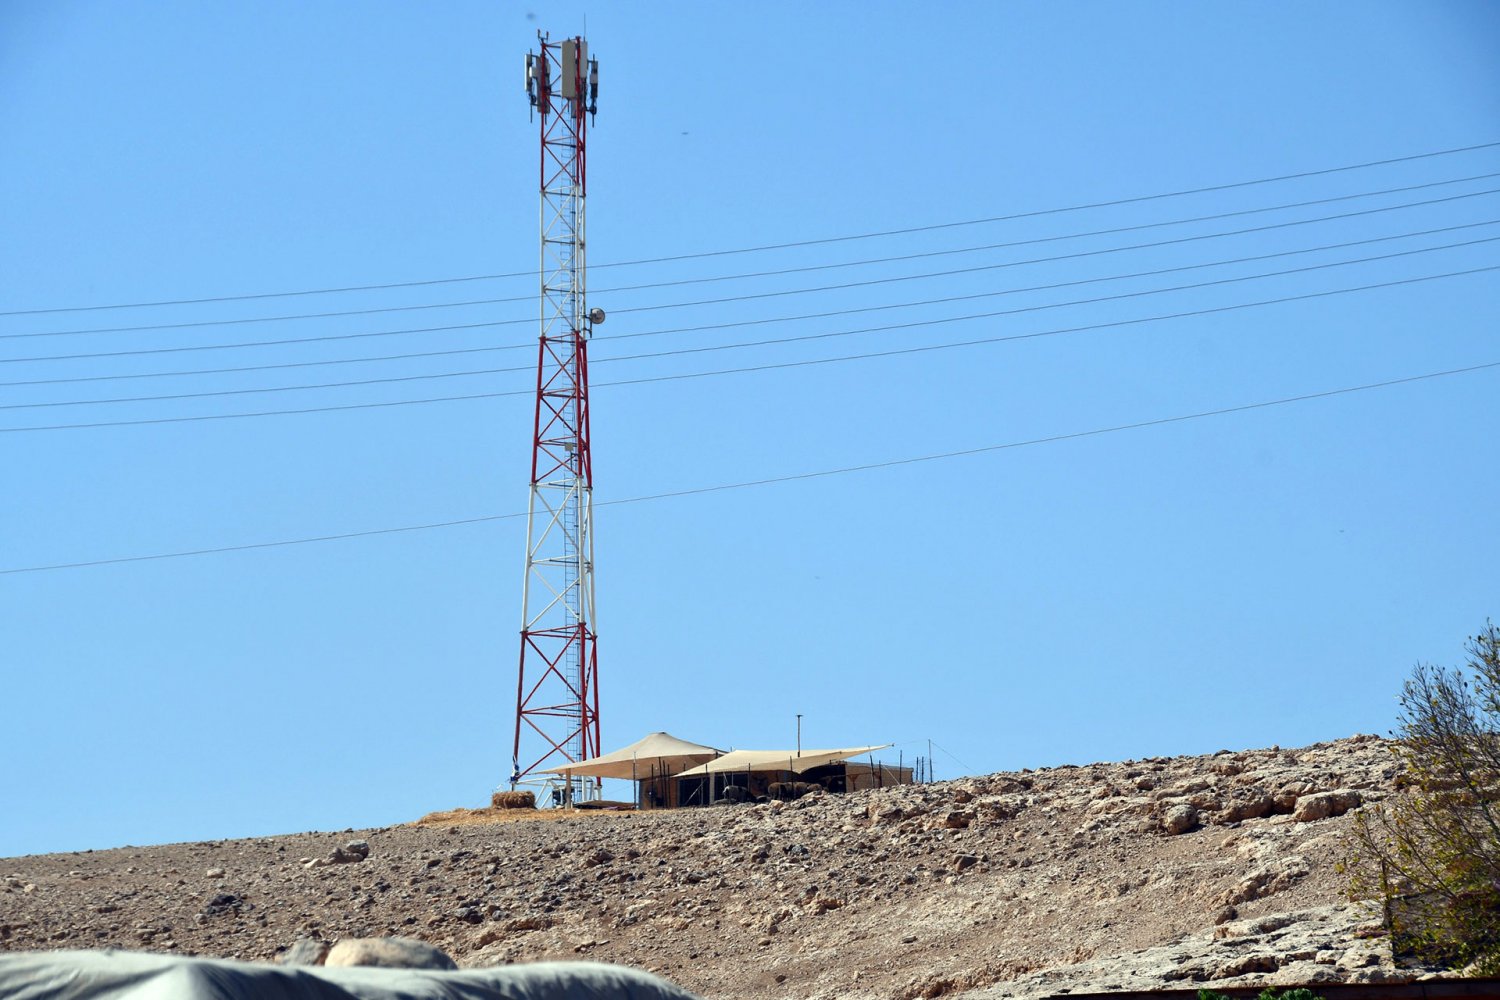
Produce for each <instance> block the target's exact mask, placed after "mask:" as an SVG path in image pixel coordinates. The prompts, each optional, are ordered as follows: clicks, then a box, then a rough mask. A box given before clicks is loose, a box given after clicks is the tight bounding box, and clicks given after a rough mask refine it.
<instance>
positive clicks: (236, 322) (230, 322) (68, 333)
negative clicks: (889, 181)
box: [0, 175, 1500, 340]
mask: <svg viewBox="0 0 1500 1000" xmlns="http://www.w3.org/2000/svg"><path fill="white" fill-rule="evenodd" d="M1497 176H1500V175H1497ZM1491 194H1500V188H1486V189H1485V190H1483V191H1470V192H1467V193H1465V194H1455V195H1448V196H1446V197H1443V198H1429V199H1426V200H1424V201H1412V202H1406V203H1404V204H1400V205H1384V206H1381V207H1379V208H1366V209H1361V210H1359V211H1355V212H1339V213H1337V214H1334V215H1324V216H1319V217H1317V218H1312V219H1293V220H1291V221H1289V222H1275V223H1269V224H1267V225H1264V226H1253V227H1250V228H1247V229H1235V230H1230V231H1228V232H1222V233H1203V234H1199V235H1196V236H1183V237H1178V238H1176V239H1170V240H1160V241H1157V242H1153V243H1139V244H1134V245H1132V246H1126V247H1107V248H1105V249H1102V250H1087V251H1079V252H1077V253H1073V254H1064V255H1060V256H1056V257H1044V258H1040V259H1039V260H1034V261H1033V260H1024V261H1002V262H1000V263H997V264H979V265H975V266H973V267H961V268H952V269H949V270H946V271H925V272H922V273H920V274H907V275H897V276H895V277H887V278H870V279H867V280H864V281H851V282H842V283H839V284H833V285H815V286H812V287H810V288H790V289H781V290H778V291H773V292H757V293H749V294H745V295H731V296H725V297H721V298H717V299H693V300H690V301H687V302H666V303H658V304H655V305H644V306H625V307H617V308H614V309H611V310H610V311H611V312H612V313H637V312H654V311H658V310H662V309H685V308H688V307H691V306H706V305H723V304H724V303H727V302H748V301H753V300H757V299H773V298H782V297H785V296H788V295H808V294H811V293H814V292H829V291H840V290H843V289H847V288H866V287H869V286H871V285H883V284H891V283H894V282H898V281H920V280H924V279H927V278H946V277H952V276H953V275H957V274H976V273H979V272H984V271H994V270H999V269H1002V268H1007V267H1017V266H1020V265H1021V264H1028V263H1043V262H1049V261H1055V260H1072V259H1074V258H1078V257H1092V256H1097V255H1099V254H1107V253H1120V252H1122V251H1126V250H1140V249H1146V248H1150V247H1159V246H1173V245H1176V244H1180V243H1194V242H1199V241H1202V240H1212V239H1220V238H1223V237H1227V236H1243V235H1247V234H1249V233H1264V232H1270V231H1272V230H1277V229H1291V228H1295V227H1297V226H1307V225H1314V224H1317V223H1320V222H1336V221H1339V220H1342V219H1354V218H1360V217H1363V216H1367V215H1380V214H1383V213H1385V212H1396V211H1400V210H1402V209H1407V208H1423V207H1426V206H1428V205H1441V204H1445V203H1447V202H1453V201H1464V200H1467V199H1469V198H1481V197H1484V196H1485V195H1491ZM1325 200H1329V201H1341V200H1343V199H1342V198H1332V199H1325ZM1307 204H1315V203H1313V202H1309V203H1307ZM1278 207H1283V206H1278ZM1273 210H1274V209H1251V210H1247V211H1243V212H1227V213H1222V214H1220V215H1211V216H1203V217H1201V218H1199V219H1187V220H1178V221H1172V222H1152V223H1144V224H1142V225H1138V226H1124V227H1120V228H1116V229H1101V230H1096V231H1094V232H1091V233H1071V234H1068V235H1064V236H1044V237H1039V238H1036V239H1030V240H1018V241H1016V242H1014V243H1009V244H1000V245H999V246H1005V247H1017V246H1031V245H1035V244H1039V243H1054V242H1057V241H1060V240H1071V239H1081V238H1083V237H1085V236H1108V235H1118V234H1120V233H1126V232H1135V231H1138V230H1142V229H1158V228H1161V227H1163V226H1173V225H1180V224H1183V223H1186V222H1200V221H1210V220H1214V219H1221V218H1227V217H1229V216H1237V215H1251V214H1257V213H1260V212H1264V211H1273ZM918 256H922V255H918ZM642 287H645V286H642ZM606 291H607V290H606ZM593 294H594V295H596V296H597V295H600V294H603V292H600V291H595V292H594V293H593ZM535 299H536V295H535V294H531V295H520V296H512V297H509V298H498V299H470V300H467V301H463V302H431V303H427V304H424V305H411V306H378V307H371V308H367V309H342V310H338V311H335V312H321V313H292V314H284V315H281V316H256V317H236V318H233V319H211V320H195V321H193V322H189V323H149V324H144V325H138V326H101V327H90V328H88V329H84V330H44V331H37V332H32V333H5V334H0V340H29V339H33V338H36V337H77V336H84V335H91V334H100V333H141V332H145V331H154V330H189V329H199V328H202V327H217V326H243V325H246V324H253V323H281V322H289V321H294V320H304V319H337V318H344V317H349V316H373V315H383V314H386V313H401V312H420V311H422V310H425V309H456V308H466V307H470V306H484V305H498V304H504V303H511V302H531V301H534V300H535ZM536 321H537V319H536V317H535V316H524V317H518V318H516V319H503V320H495V321H493V325H495V326H514V325H516V324H521V323H535V322H536Z"/></svg>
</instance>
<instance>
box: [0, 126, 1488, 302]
mask: <svg viewBox="0 0 1500 1000" xmlns="http://www.w3.org/2000/svg"><path fill="white" fill-rule="evenodd" d="M1496 146H1500V141H1497V142H1484V143H1476V144H1475V145H1472V146H1457V147H1454V148H1452V149H1439V150H1433V151H1430V152H1426V153H1413V154H1410V155H1408V156H1396V157H1388V158H1386V159H1383V160H1368V161H1365V162H1363V163H1350V164H1344V165H1342V166H1337V167H1325V168H1322V169H1320V170H1305V171H1301V172H1299V173H1292V174H1280V175H1277V176H1274V177H1259V178H1255V179H1253V180H1247V181H1235V182H1232V183H1227V184H1216V185H1212V186H1209V187H1199V188H1187V189H1183V190H1178V191H1165V192H1160V193H1157V194H1149V195H1137V196H1135V197H1130V198H1120V199H1115V200H1113V201H1099V202H1090V203H1086V204H1080V205H1068V206H1062V207H1057V208H1047V209H1036V210H1033V211H1030V212H1021V213H1016V214H1012V215H999V216H990V217H987V218H981V219H966V220H962V221H958V222H945V223H937V224H934V225H928V226H915V227H910V228H906V229H890V230H885V231H882V232H870V233H858V234H853V235H844V236H831V237H824V238H822V239H813V240H800V241H797V242H791V243H774V244H764V245H760V246H750V247H737V248H733V249H728V250H710V251H703V252H699V253H691V254H675V255H673V256H669V257H647V258H640V259H637V260H623V261H614V262H610V263H605V264H592V265H590V266H591V267H592V268H594V269H596V270H597V269H599V268H607V267H633V266H636V265H640V264H663V263H669V262H673V261H680V260H694V259H699V258H703V257H721V256H728V255H732V254H746V253H758V252H761V251H765V250H784V249H789V248H792V247H804V246H820V245H826V244H829V243H843V242H849V241H853V240H866V239H875V238H878V237H884V236H903V235H907V234H910V233H920V232H931V231H934V230H940V229H954V228H958V227H962V226H977V225H984V224H988V223H995V222H1009V221H1013V220H1016V219H1028V218H1036V217H1039V216H1046V215H1058V214H1062V213H1067V212H1081V211H1088V210H1091V209H1096V208H1113V207H1117V206H1121V205H1131V204H1139V203H1142V202H1149V201H1158V200H1161V199H1165V198H1178V197H1184V196H1187V195H1194V194H1209V193H1212V192H1216V191H1230V190H1234V189H1237V188H1245V187H1254V186H1257V185H1261V184H1273V183H1278V182H1280V181H1290V180H1302V179H1305V178H1308V177H1320V176H1326V175H1328V174H1336V173H1342V172H1346V171H1351V170H1364V169H1367V168H1370V167H1383V166H1389V165H1391V164H1395V163H1410V162H1413V161H1416V160H1425V159H1431V158H1434V157H1439V156H1452V155H1455V154H1459V153H1471V152H1475V151H1477V150H1481V149H1492V148H1494V147H1496ZM536 273H537V272H536V271H510V272H506V273H499V274H475V275H466V276H463V277H457V278H431V279H425V280H417V281H393V282H384V283H380V284H368V285H344V286H340V287H330V288H308V289H298V290H295V291H287V292H257V293H249V294H240V295H214V296H204V297H199V298H180V299H157V300H153V301H149V302H116V303H109V304H104V305H91V306H55V307H51V308H45V309H12V310H9V311H4V312H0V316H39V315H45V314H54V313H64V312H98V311H102V310H109V309H143V308H149V307H154V306H179V305H203V304H208V303H214V302H244V301H252V300H256V299H272V298H291V297H296V296H306V295H327V294H334V293H340V292H369V291H383V290H388V289H393V288H418V287H427V286H432V285H447V284H458V283H463V282H474V281H491V280H496V279H501V278H529V277H535V276H536Z"/></svg>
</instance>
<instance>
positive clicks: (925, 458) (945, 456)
mask: <svg viewBox="0 0 1500 1000" xmlns="http://www.w3.org/2000/svg"><path fill="white" fill-rule="evenodd" d="M1496 368H1500V361H1488V362H1484V363H1481V364H1476V365H1467V366H1465V367H1462V368H1449V369H1446V370H1443V371H1434V372H1424V373H1422V374H1420V375H1407V376H1403V377H1400V378H1392V379H1385V380H1383V381H1380V382H1366V383H1364V384H1362V385H1351V386H1343V387H1340V388H1337V389H1325V390H1322V391H1320V392H1308V393H1302V394H1300V395H1296V396H1282V397H1280V398H1278V399H1266V400H1260V401H1258V402H1254V403H1242V404H1240V405H1238V406H1223V407H1219V408H1217V409H1212V410H1198V411H1196V412H1192V413H1180V414H1176V415H1174V416H1169V417H1156V418H1153V419H1150V420H1137V421H1134V422H1132V423H1126V424H1113V425H1111V426H1107V427H1094V428H1090V429H1088V430H1081V431H1070V432H1067V433H1063V434H1051V435H1048V436H1046V437H1037V438H1027V439H1025V440H1020V441H1006V442H1004V443H1001V444H991V445H982V446H980V447H977V448H964V449H960V450H958V451H945V452H938V453H935V454H928V455H913V456H909V457H906V458H896V459H889V460H886V461H882V462H867V463H864V464H861V465H846V466H842V467H840V468H834V469H820V470H818V471H816V472H802V473H794V474H791V475H785V476H770V477H767V478H764V479H751V480H743V481H741V482H734V483H719V484H717V485H714V486H699V487H693V488H689V489H682V490H671V491H668V492H664V493H652V494H648V495H645V496H635V497H622V498H620V499H617V500H596V501H595V502H594V506H595V507H618V506H624V505H627V504H638V503H649V502H653V501H658V500H672V499H678V498H681V497H692V496H703V495H705V494H709V493H724V492H728V491H730V490H743V489H751V488H753V487H758V486H772V485H777V484H780V483H795V482H804V481H807V480H811V479H827V478H831V477H833V476H845V475H852V474H855V473H860V472H874V471H877V470H880V469H892V468H897V467H900V466H904V465H917V464H920V463H925V462H940V461H946V460H949V459H954V458H966V457H969V456H973V455H983V454H992V453H994V452H1000V451H1012V450H1015V449H1018V448H1031V447H1037V446H1039V445H1047V444H1059V443H1061V442H1064V441H1077V440H1082V439H1084V438H1091V437H1101V436H1103V435H1106V434H1118V433H1122V432H1125V431H1133V430H1143V429H1145V428H1148V427H1164V426H1167V425H1170V424H1179V423H1186V422H1187V421H1190V420H1204V419H1207V418H1210V417H1222V416H1228V415H1230V414H1234V413H1249V412H1252V411H1255V410H1264V409H1269V408H1271V407H1275V406H1288V405H1291V404H1293V403H1305V402H1310V401H1312V400H1317V399H1331V398H1334V397H1337V396H1347V395H1351V394H1353V393H1357V392H1368V391H1371V390H1375V389H1388V388H1391V387H1393V386H1398V385H1410V384H1413V383H1416V382H1425V381H1431V380H1433V379H1440V378H1448V377H1451V376H1455V375H1467V374H1472V373H1474V372H1480V371H1487V370H1491V369H1496ZM525 516H526V514H525V513H524V512H523V513H518V514H489V515H483V516H480V517H468V518H461V519H458V520H453V521H435V522H430V523H427V524H409V525H401V526H399V527H393V528H371V529H368V530H365V531H346V532H340V533H338V534H329V535H315V536H312V537H306V538H284V539H278V540H276V541H270V542H251V543H248V544H244V545H222V546H217V547H214V548H201V549H186V550H181V551H177V552H156V553H151V554H149V555H139V556H119V557H116V558H113V559H90V560H85V561H79V562H68V563H50V564H47V565H40V566H18V567H12V568H9V569H0V576H6V575H12V574H19V573H45V572H50V571H54V570H65V569H85V568H88V567H93V566H114V565H119V564H121V563H138V562H152V561H156V560H162V559H182V558H186V557H189V556H205V555H219V554H223V553H229V552H248V551H253V550H257V549H273V548H285V547H287V546H292V545H309V544H313V543H317V542H333V541H343V540H345V539H352V538H370V537H373V536H377V535H393V534H400V533H405V532H413V531H428V530H432V529H437V528H451V527H457V526H459V525H469V524H482V523H488V522H492V521H512V520H518V519H520V518H524V517H525Z"/></svg>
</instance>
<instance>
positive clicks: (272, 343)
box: [0, 188, 1500, 364]
mask: <svg viewBox="0 0 1500 1000" xmlns="http://www.w3.org/2000/svg"><path fill="white" fill-rule="evenodd" d="M1494 193H1500V188H1497V189H1494V190H1492V191H1479V192H1473V193H1471V194H1467V195H1459V196H1457V197H1459V198H1470V197H1477V196H1479V195H1483V194H1494ZM1447 200H1450V199H1437V201H1447ZM1432 203H1433V202H1415V203H1410V204H1406V205H1393V206H1388V207H1385V208H1378V209H1369V210H1367V211H1363V212H1349V213H1340V214H1337V215H1330V216H1320V217H1318V218H1314V219H1300V220H1296V221H1293V222H1278V223H1273V224H1270V225H1266V226H1254V227H1251V228H1248V229H1234V230H1229V231H1226V232H1219V233H1202V234H1199V235H1196V236H1183V237H1177V238H1174V239H1170V240H1158V241H1154V242H1151V243H1135V244H1128V245H1126V246H1123V247H1106V248H1104V249H1100V250H1083V251H1077V252H1075V253H1070V254H1057V255H1054V256H1051V257H1031V258H1026V259H1023V260H1018V261H1005V262H1002V263H999V264H990V265H985V266H983V267H979V268H965V269H959V270H955V271H941V272H936V273H933V274H927V275H917V276H907V277H904V278H892V279H883V280H877V281H873V282H856V283H854V284H852V285H831V286H824V287H823V288H818V289H801V290H792V291H783V292H771V293H764V294H761V295H757V296H747V297H746V298H773V297H779V296H785V295H794V294H801V293H802V292H804V291H828V290H833V289H843V288H850V287H859V286H863V285H870V284H886V283H893V282H895V281H904V280H910V279H911V277H943V276H947V275H952V274H963V273H969V272H971V271H990V270H1001V269H1004V268H1010V267H1021V266H1026V265H1031V264H1050V263H1057V262H1060V261H1065V260H1077V259H1080V258H1084V257H1096V256H1103V255H1106V254H1113V253H1123V252H1128V251H1132V250H1145V249H1155V248H1159V247H1164V246H1173V245H1177V244H1183V243H1194V242H1201V241H1203V240H1210V239H1218V238H1222V237H1228V236H1242V235H1246V234H1250V233H1259V232H1266V231H1268V230H1273V229H1286V228H1290V227H1294V226H1303V225H1311V224H1315V223H1319V222H1329V221H1333V220H1338V219H1345V218H1351V217H1354V216H1361V215H1370V214H1376V213H1380V212H1388V211H1394V210H1396V209H1401V208H1412V207H1418V206H1421V205H1427V204H1432ZM1481 224H1484V223H1476V225H1481ZM1459 228H1466V226H1454V227H1444V228H1443V229H1433V230H1423V231H1419V232H1416V233H1409V234H1405V235H1411V236H1417V235H1424V234H1426V233H1434V232H1445V231H1448V230H1449V229H1459ZM1392 238H1399V237H1392ZM1043 242H1045V241H1043ZM1355 242H1356V243H1357V242H1359V241H1355ZM1342 245H1354V244H1353V243H1350V244H1333V246H1342ZM959 298H962V296H955V297H950V298H946V299H932V300H927V301H924V302H916V303H910V304H911V305H929V304H935V303H939V302H946V301H955V300H956V299H959ZM725 301H737V300H728V299H714V300H704V301H700V302H691V303H676V304H668V305H664V306H641V307H635V308H631V309H623V310H616V312H639V311H643V310H646V309H665V308H678V307H680V306H682V305H705V304H714V303H721V302H725ZM901 307H902V306H901V305H896V306H864V307H860V308H855V309H842V310H834V311H832V312H824V313H811V314H808V315H805V316H801V317H785V318H777V319H770V320H741V321H738V322H732V323H718V324H709V325H704V326H689V327H676V328H673V329H668V330H656V331H646V332H642V333H632V334H623V335H614V336H610V335H606V336H602V337H599V338H597V339H599V340H612V339H619V338H621V337H650V336H659V335H661V334H663V333H686V332H694V331H700V330H717V329H728V328H730V327H734V326H752V325H756V324H760V323H766V322H781V321H783V320H790V319H820V318H824V317H828V316H842V315H849V314H852V313H857V312H868V311H874V310H880V309H887V308H901ZM531 322H535V320H534V318H527V319H513V320H492V321H487V322H482V323H460V324H455V325H448V326H428V327H416V328H408V329H402V330H378V331H366V332H362V333H337V334H325V335H321V336H316V337H291V338H280V339H276V340H256V341H241V342H239V343H234V344H190V345H186V346H178V347H149V348H135V349H131V350H124V351H91V352H84V353H77V354H52V355H41V356H35V357H29V358H0V364H25V363H33V362H49V361H81V360H92V359H96V358H117V357H137V356H142V355H150V354H178V353H183V352H188V351H221V350H234V349H239V348H255V347H279V346H284V345H288V344H307V343H321V342H326V341H342V340H357V339H365V338H371V337H394V336H402V335H406V334H413V333H439V332H446V331H454V330H476V329H486V328H489V327H497V326H513V325H516V324H520V323H531ZM72 332H75V333H86V332H101V331H72ZM105 332H107V331H105ZM67 333H68V331H62V332H60V333H58V334H56V335H58V336H62V335H66V334H67ZM7 336H10V337H31V336H52V334H45V335H44V334H9V335H0V339H4V338H5V337H7ZM529 346H531V345H529V344H517V345H513V346H507V347H495V348H483V349H484V350H518V349H520V348H522V347H529ZM437 353H440V352H434V354H433V356H436V354H437ZM459 353H462V352H459Z"/></svg>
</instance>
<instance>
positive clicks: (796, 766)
mask: <svg viewBox="0 0 1500 1000" xmlns="http://www.w3.org/2000/svg"><path fill="white" fill-rule="evenodd" d="M891 745H892V744H890V743H881V744H879V745H878V746H870V747H844V748H843V749H842V750H803V751H802V754H801V756H798V754H797V751H796V750H731V751H730V752H729V753H726V754H725V755H724V756H722V757H718V758H716V759H714V760H711V761H709V762H707V763H706V764H702V765H700V766H698V767H694V768H692V769H691V770H687V771H683V772H682V773H680V774H678V775H677V776H678V777H679V778H696V777H703V776H704V775H708V774H725V773H730V772H744V771H793V772H795V773H797V774H801V773H802V772H803V771H809V770H811V769H813V768H815V767H821V766H823V765H824V764H832V763H835V762H837V761H841V760H848V759H849V758H850V757H858V756H860V755H861V754H867V753H874V752H875V751H876V750H884V749H885V748H886V747H888V746H891Z"/></svg>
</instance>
